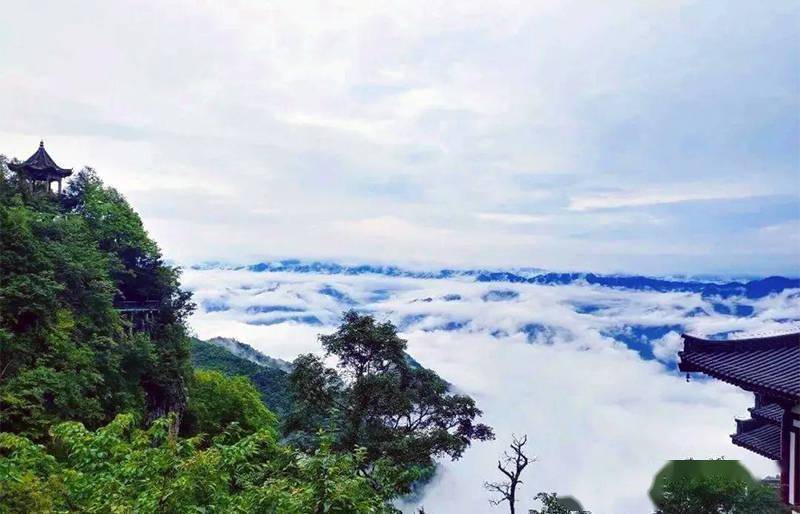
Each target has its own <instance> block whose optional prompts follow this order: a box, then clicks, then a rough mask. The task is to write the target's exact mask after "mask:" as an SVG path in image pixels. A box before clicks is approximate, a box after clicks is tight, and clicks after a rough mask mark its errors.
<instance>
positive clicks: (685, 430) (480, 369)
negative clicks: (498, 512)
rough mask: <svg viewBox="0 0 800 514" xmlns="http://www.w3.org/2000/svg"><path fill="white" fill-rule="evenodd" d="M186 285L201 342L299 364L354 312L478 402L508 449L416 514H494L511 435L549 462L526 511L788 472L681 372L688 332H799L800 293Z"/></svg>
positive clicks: (534, 480) (295, 277)
mask: <svg viewBox="0 0 800 514" xmlns="http://www.w3.org/2000/svg"><path fill="white" fill-rule="evenodd" d="M184 282H185V284H186V285H187V287H189V288H190V289H191V290H192V291H193V292H194V294H195V300H196V301H197V302H198V304H199V309H198V312H197V313H196V314H195V315H194V316H193V318H192V320H191V324H192V327H194V329H195V330H196V331H197V333H198V335H200V336H201V337H213V336H229V337H231V336H232V337H237V338H239V339H241V340H242V341H245V342H247V343H250V344H251V345H253V346H254V347H256V348H257V349H259V350H261V351H263V352H264V353H266V354H268V355H271V356H274V357H280V358H283V359H293V358H294V357H295V356H296V355H297V354H299V353H302V352H309V351H311V352H318V351H320V348H319V345H318V342H317V340H316V335H317V334H319V333H326V332H328V331H330V330H332V329H333V327H334V326H335V325H336V324H337V323H338V320H339V316H340V314H341V312H342V311H343V310H344V309H348V308H358V309H359V310H362V311H366V312H372V313H374V314H375V315H376V316H377V317H379V318H381V319H390V320H392V321H393V322H394V323H396V324H397V325H398V326H399V327H400V328H401V330H402V332H403V336H404V337H405V338H407V339H408V343H409V352H410V353H411V355H412V356H413V357H414V358H415V359H417V360H418V361H419V362H420V363H422V364H423V365H424V366H426V367H430V368H432V369H434V370H435V371H437V372H438V373H439V374H441V375H442V376H443V377H444V378H445V379H447V380H448V381H449V382H451V383H452V384H453V385H454V387H455V388H457V389H458V390H461V391H464V392H465V393H467V394H470V395H472V396H473V397H474V398H475V399H476V400H477V402H478V404H479V405H480V406H481V408H483V409H484V411H485V420H486V422H488V423H489V424H490V425H492V426H493V427H494V428H495V430H496V432H497V436H498V438H497V441H495V442H492V443H481V444H478V445H476V446H474V447H473V448H471V449H470V450H468V451H467V453H466V455H465V456H464V458H463V460H462V461H459V462H456V463H444V464H443V466H442V469H441V470H440V473H439V474H438V475H437V478H436V479H435V481H434V482H433V483H432V484H431V485H430V486H429V487H428V488H427V489H426V490H425V491H424V494H423V495H422V497H421V498H417V499H415V500H414V501H413V502H411V503H409V504H408V505H406V506H405V507H406V509H407V511H408V512H413V511H414V510H413V506H414V505H424V506H425V507H426V509H428V510H429V511H432V512H491V509H490V507H489V505H488V503H487V496H486V492H485V491H484V490H483V488H482V484H483V482H484V481H487V480H493V479H495V478H497V477H495V476H494V474H495V470H494V465H495V460H496V458H497V456H498V455H499V454H500V453H501V451H502V449H503V446H505V445H506V444H508V442H509V441H510V438H511V434H513V433H516V434H521V433H527V434H528V436H529V439H530V441H531V444H530V446H531V451H532V452H533V453H535V454H536V455H537V457H538V461H537V463H536V464H534V465H533V466H532V467H531V468H530V471H529V475H528V477H527V480H526V485H525V488H524V489H523V490H522V495H521V497H522V498H523V503H521V504H520V508H523V507H524V508H528V507H533V506H534V504H533V501H532V499H531V498H532V496H533V495H534V494H535V493H536V492H538V491H540V490H548V491H549V490H553V491H559V492H561V493H564V494H573V495H575V496H576V497H578V498H579V499H580V500H581V501H582V502H583V503H584V505H586V506H587V507H588V508H591V510H592V511H593V512H597V513H598V514H602V513H610V512H614V513H619V514H640V513H642V512H648V509H649V508H650V506H649V502H648V500H647V498H646V492H647V490H648V488H649V486H650V483H649V481H650V479H651V478H652V476H653V475H654V474H655V472H656V471H657V470H658V469H659V468H660V467H661V466H662V465H663V464H664V462H665V461H667V460H669V459H676V458H689V457H692V458H715V457H719V456H725V457H727V458H737V459H741V460H742V461H743V462H744V463H745V464H746V465H747V466H749V467H750V469H751V470H753V471H754V472H755V473H756V474H759V475H766V474H774V473H775V472H776V469H775V466H774V464H773V463H771V462H769V461H767V460H765V459H763V458H761V457H758V456H756V455H754V454H752V453H749V452H746V451H744V450H741V449H739V448H737V447H735V446H733V445H732V444H731V443H730V439H729V437H728V434H729V433H731V432H732V431H733V430H734V422H733V419H734V418H735V417H737V416H739V417H741V416H746V415H747V411H746V408H747V407H748V406H751V405H752V398H751V396H750V395H748V394H746V393H744V392H742V391H740V390H738V389H736V388H734V387H732V386H729V385H726V384H723V383H720V382H716V381H708V380H703V379H702V378H700V377H697V378H695V379H694V380H693V381H692V382H691V383H688V384H687V383H686V382H685V379H684V377H683V376H682V375H681V374H679V373H678V372H677V371H676V370H675V369H674V363H675V358H676V351H677V350H678V349H679V348H680V344H681V340H680V337H679V332H680V331H688V332H692V333H695V334H699V335H705V336H712V335H718V336H722V335H724V334H727V333H730V332H737V333H740V334H752V333H759V332H764V331H785V330H787V329H791V328H794V329H797V327H798V315H797V313H798V312H800V295H799V293H800V291H798V290H796V289H795V290H785V291H783V292H781V293H778V294H772V295H769V296H766V297H763V298H760V299H748V298H745V297H736V296H734V297H729V298H724V299H723V298H715V297H704V296H702V295H701V294H698V293H681V292H660V293H659V292H651V291H631V290H619V289H612V288H606V287H599V286H591V285H587V284H585V283H584V284H580V283H577V284H572V285H563V286H543V285H534V284H514V283H508V282H476V281H475V279H474V277H469V276H462V277H456V278H451V279H421V278H409V277H392V276H387V275H381V274H374V273H367V274H363V275H338V274H327V273H322V274H320V273H293V272H253V271H247V270H231V269H218V268H212V269H206V270H199V269H194V270H188V271H187V272H186V274H185V277H184ZM454 491H457V492H458V494H454Z"/></svg>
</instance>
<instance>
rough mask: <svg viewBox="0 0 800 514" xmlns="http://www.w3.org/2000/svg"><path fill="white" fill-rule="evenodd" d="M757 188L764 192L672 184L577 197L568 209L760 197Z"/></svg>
mask: <svg viewBox="0 0 800 514" xmlns="http://www.w3.org/2000/svg"><path fill="white" fill-rule="evenodd" d="M759 191H765V189H764V188H763V187H761V186H755V187H754V186H752V185H729V186H724V187H714V186H713V185H710V184H698V183H687V184H678V185H671V186H669V188H668V190H648V189H647V188H642V189H637V190H631V191H625V192H606V193H603V194H596V195H589V196H576V197H574V198H571V199H570V203H569V208H570V209H571V210H573V211H589V210H595V209H615V208H621V207H641V206H645V205H662V204H670V203H681V202H696V201H708V200H737V199H743V198H751V197H753V196H759V195H760V194H761V193H760V192H759Z"/></svg>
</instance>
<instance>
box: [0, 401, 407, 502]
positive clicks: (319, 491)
mask: <svg viewBox="0 0 800 514" xmlns="http://www.w3.org/2000/svg"><path fill="white" fill-rule="evenodd" d="M173 424H174V420H169V419H161V420H157V421H156V422H155V423H153V424H152V426H151V427H150V428H149V429H147V430H141V429H139V428H137V423H136V422H135V420H134V417H133V416H131V415H120V416H118V417H117V418H116V419H115V420H114V421H113V422H111V423H110V424H109V425H107V426H105V427H103V428H101V429H99V430H97V431H95V432H90V431H87V430H86V429H85V428H84V427H83V425H81V424H80V423H74V422H68V423H62V424H60V425H57V426H55V427H54V428H53V429H52V430H51V432H52V435H53V448H54V449H53V451H48V450H47V449H46V448H45V447H44V446H41V445H37V444H35V443H33V442H32V441H30V440H28V439H26V438H24V437H21V436H17V435H12V434H8V433H0V513H3V514H5V513H8V514H11V513H27V512H31V511H35V512H43V513H46V512H120V513H122V512H137V513H145V514H146V513H162V514H167V513H169V514H171V513H176V514H177V513H185V512H206V513H229V512H237V513H263V512H272V513H282V512H298V513H300V512H303V513H306V512H307V513H315V514H316V513H319V514H322V513H334V514H349V513H354V514H367V513H369V514H377V513H382V512H395V511H394V509H393V508H392V507H391V506H390V505H388V504H387V503H386V499H385V498H383V497H382V496H380V495H379V494H377V493H376V492H375V490H374V488H373V487H371V485H370V484H369V483H368V482H367V480H366V479H365V478H364V477H361V476H359V475H358V473H357V472H356V471H357V469H358V467H359V465H360V461H361V460H362V459H363V451H362V452H356V453H350V454H336V453H332V451H331V449H330V443H329V441H328V440H327V439H326V438H324V437H323V439H322V441H321V443H320V444H319V448H318V449H317V450H316V451H314V452H313V453H310V454H302V453H298V452H296V451H294V450H292V449H291V448H288V447H285V446H281V445H280V444H278V443H277V442H276V440H275V435H274V433H273V432H272V431H270V430H260V431H257V432H255V433H253V434H251V435H248V436H246V437H243V438H239V439H236V441H235V442H234V443H229V442H224V441H223V440H225V439H226V438H218V439H217V442H215V443H214V444H212V445H211V446H210V447H208V448H204V449H200V444H199V440H198V439H196V438H190V439H182V438H175V437H173V436H172V435H171V430H170V427H171V426H172V425H173Z"/></svg>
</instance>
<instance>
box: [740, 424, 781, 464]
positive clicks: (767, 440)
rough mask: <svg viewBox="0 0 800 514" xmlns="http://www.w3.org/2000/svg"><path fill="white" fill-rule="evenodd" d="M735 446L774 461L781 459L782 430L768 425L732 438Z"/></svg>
mask: <svg viewBox="0 0 800 514" xmlns="http://www.w3.org/2000/svg"><path fill="white" fill-rule="evenodd" d="M731 439H732V440H733V444H735V445H736V446H741V447H742V448H746V449H748V450H750V451H752V452H755V453H757V454H759V455H763V456H764V457H766V458H768V459H772V460H780V459H781V429H780V427H779V426H776V425H771V424H766V425H762V426H760V427H758V428H754V429H753V430H749V431H747V432H742V433H741V434H734V435H732V436H731Z"/></svg>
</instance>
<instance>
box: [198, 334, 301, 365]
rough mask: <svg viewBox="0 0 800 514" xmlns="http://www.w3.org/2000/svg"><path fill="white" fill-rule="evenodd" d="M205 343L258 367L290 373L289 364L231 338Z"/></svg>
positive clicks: (214, 339)
mask: <svg viewBox="0 0 800 514" xmlns="http://www.w3.org/2000/svg"><path fill="white" fill-rule="evenodd" d="M205 342H206V343H210V344H213V345H215V346H219V347H220V348H224V349H225V350H228V351H229V352H230V353H232V354H233V355H235V356H237V357H239V358H242V359H245V360H248V361H250V362H252V363H254V364H258V365H259V366H264V367H267V368H275V369H279V370H281V371H284V372H286V373H289V372H291V371H292V363H291V362H286V361H285V360H282V359H276V358H274V357H269V356H267V355H264V354H263V353H261V352H259V351H258V350H256V349H255V348H253V347H252V346H250V345H249V344H245V343H242V342H241V341H238V340H236V339H233V338H231V337H212V338H211V339H208V340H207V341H205Z"/></svg>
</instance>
